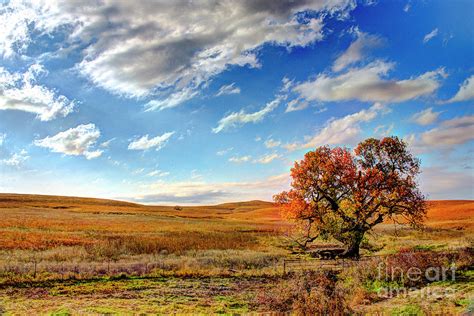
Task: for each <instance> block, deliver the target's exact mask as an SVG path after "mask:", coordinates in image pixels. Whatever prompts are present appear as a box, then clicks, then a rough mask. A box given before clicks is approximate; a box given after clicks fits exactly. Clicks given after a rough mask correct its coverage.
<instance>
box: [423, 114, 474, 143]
mask: <svg viewBox="0 0 474 316" xmlns="http://www.w3.org/2000/svg"><path fill="white" fill-rule="evenodd" d="M473 139H474V115H470V116H463V117H458V118H454V119H451V120H446V121H443V122H441V124H440V126H438V127H436V128H433V129H431V130H429V131H426V132H424V133H422V134H421V142H422V144H423V145H425V146H433V147H439V146H453V145H459V144H464V143H466V142H468V141H470V140H473Z"/></svg>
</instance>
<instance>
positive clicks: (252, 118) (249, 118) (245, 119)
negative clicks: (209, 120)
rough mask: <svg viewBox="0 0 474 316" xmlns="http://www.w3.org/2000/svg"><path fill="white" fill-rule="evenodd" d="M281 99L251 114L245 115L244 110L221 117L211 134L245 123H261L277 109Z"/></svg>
mask: <svg viewBox="0 0 474 316" xmlns="http://www.w3.org/2000/svg"><path fill="white" fill-rule="evenodd" d="M282 99H283V97H282V96H277V97H276V98H275V99H274V100H272V101H271V102H268V103H267V104H266V105H265V107H264V108H263V109H261V110H260V111H257V112H253V113H246V112H245V111H244V110H241V111H240V112H233V113H231V114H229V115H227V116H225V117H223V118H222V119H221V120H220V121H219V123H218V125H217V127H215V128H213V129H212V132H213V133H219V132H222V131H224V130H227V129H229V128H232V127H237V126H240V125H244V124H247V123H258V122H260V121H262V120H263V119H264V118H265V116H267V115H268V114H269V113H270V112H272V111H273V110H274V109H276V108H277V107H278V105H279V104H280V103H281V100H282Z"/></svg>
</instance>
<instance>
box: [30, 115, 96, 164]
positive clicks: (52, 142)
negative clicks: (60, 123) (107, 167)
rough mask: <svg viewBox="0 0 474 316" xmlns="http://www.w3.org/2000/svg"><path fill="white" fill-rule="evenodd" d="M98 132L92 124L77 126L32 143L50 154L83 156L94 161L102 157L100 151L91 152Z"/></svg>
mask: <svg viewBox="0 0 474 316" xmlns="http://www.w3.org/2000/svg"><path fill="white" fill-rule="evenodd" d="M99 137H100V130H99V129H98V128H97V127H96V126H95V125H94V124H92V123H90V124H82V125H78V126H76V127H74V128H70V129H68V130H65V131H63V132H60V133H58V134H56V135H54V136H48V137H46V138H43V139H38V140H35V141H34V144H35V145H36V146H39V147H44V148H49V149H51V151H52V152H56V153H62V154H65V155H71V156H80V155H82V156H84V157H86V158H87V159H94V158H97V157H99V156H100V155H102V150H93V149H92V147H94V145H95V143H96V142H97V139H99Z"/></svg>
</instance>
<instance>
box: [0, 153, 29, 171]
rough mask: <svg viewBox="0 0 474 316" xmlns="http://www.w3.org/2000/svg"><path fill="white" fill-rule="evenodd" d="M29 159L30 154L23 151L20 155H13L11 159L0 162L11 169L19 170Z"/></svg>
mask: <svg viewBox="0 0 474 316" xmlns="http://www.w3.org/2000/svg"><path fill="white" fill-rule="evenodd" d="M29 158H30V156H28V152H27V151H26V150H24V149H23V150H21V151H20V152H18V153H13V154H12V155H11V156H10V157H9V158H5V159H3V160H1V161H0V162H1V163H2V164H4V165H7V166H10V167H14V168H19V167H21V166H22V165H23V163H24V162H25V161H26V160H28V159H29Z"/></svg>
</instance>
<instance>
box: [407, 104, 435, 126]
mask: <svg viewBox="0 0 474 316" xmlns="http://www.w3.org/2000/svg"><path fill="white" fill-rule="evenodd" d="M440 113H441V112H433V108H432V107H430V108H427V109H425V110H423V111H420V112H418V113H415V114H414V115H413V116H412V117H411V119H412V121H414V122H415V123H417V124H419V125H430V124H433V123H435V122H436V121H437V120H438V117H439V114H440Z"/></svg>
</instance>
